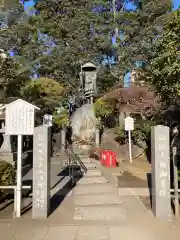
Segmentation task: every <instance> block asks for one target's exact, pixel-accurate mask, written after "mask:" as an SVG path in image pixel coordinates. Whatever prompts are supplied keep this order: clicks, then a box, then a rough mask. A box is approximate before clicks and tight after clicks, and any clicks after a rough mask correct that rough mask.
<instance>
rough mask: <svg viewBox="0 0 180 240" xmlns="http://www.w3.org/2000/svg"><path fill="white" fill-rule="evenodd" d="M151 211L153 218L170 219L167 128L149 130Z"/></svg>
mask: <svg viewBox="0 0 180 240" xmlns="http://www.w3.org/2000/svg"><path fill="white" fill-rule="evenodd" d="M151 164H152V211H153V213H154V215H155V217H157V218H160V219H165V220H170V218H171V198H170V141H169V127H166V126H161V125H159V126H154V127H152V129H151Z"/></svg>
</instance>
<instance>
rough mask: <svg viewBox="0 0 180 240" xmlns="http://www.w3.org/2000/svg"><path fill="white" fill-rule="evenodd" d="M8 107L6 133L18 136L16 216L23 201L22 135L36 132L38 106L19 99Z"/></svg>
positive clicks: (19, 213)
mask: <svg viewBox="0 0 180 240" xmlns="http://www.w3.org/2000/svg"><path fill="white" fill-rule="evenodd" d="M4 108H5V109H6V119H5V134H6V135H17V136H18V154H17V178H16V181H17V187H16V189H15V190H16V191H15V197H14V198H15V201H14V202H15V211H16V217H20V216H21V201H22V193H21V191H22V136H23V135H33V133H34V110H35V108H36V109H38V110H39V108H38V107H36V106H34V105H32V104H30V103H28V102H26V101H24V100H22V99H18V100H16V101H14V102H12V103H10V104H7V105H5V106H3V107H2V108H1V109H4Z"/></svg>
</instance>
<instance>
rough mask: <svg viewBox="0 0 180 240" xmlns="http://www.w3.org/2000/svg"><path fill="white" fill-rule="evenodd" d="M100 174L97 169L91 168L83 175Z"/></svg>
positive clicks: (94, 175) (96, 175)
mask: <svg viewBox="0 0 180 240" xmlns="http://www.w3.org/2000/svg"><path fill="white" fill-rule="evenodd" d="M100 176H102V173H101V171H100V170H98V169H91V170H88V171H87V172H86V173H85V174H84V177H100Z"/></svg>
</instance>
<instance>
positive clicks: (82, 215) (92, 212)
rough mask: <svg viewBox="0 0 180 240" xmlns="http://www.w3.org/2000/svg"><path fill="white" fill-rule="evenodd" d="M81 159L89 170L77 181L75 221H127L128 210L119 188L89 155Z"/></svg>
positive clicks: (74, 193) (74, 198) (74, 199)
mask: <svg viewBox="0 0 180 240" xmlns="http://www.w3.org/2000/svg"><path fill="white" fill-rule="evenodd" d="M81 161H82V162H83V164H84V165H85V166H86V168H87V172H86V173H84V176H83V177H82V178H81V179H80V180H79V181H78V182H77V183H76V187H75V188H74V190H73V201H74V206H75V211H74V220H75V221H84V222H87V221H88V222H89V221H90V222H91V221H93V222H94V221H100V222H102V223H103V224H104V223H106V222H108V223H109V222H113V223H117V222H123V223H124V222H126V211H125V209H124V208H123V204H122V202H121V200H120V198H119V195H118V190H117V189H116V188H115V187H114V186H112V185H111V184H110V183H109V182H108V180H107V179H106V178H104V177H103V176H102V172H101V171H100V170H99V169H98V168H97V166H96V164H94V163H92V162H91V160H90V159H89V158H88V157H85V156H82V157H81Z"/></svg>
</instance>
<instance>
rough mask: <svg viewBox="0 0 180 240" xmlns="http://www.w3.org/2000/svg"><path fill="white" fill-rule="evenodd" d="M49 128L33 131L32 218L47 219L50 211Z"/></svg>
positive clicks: (43, 127)
mask: <svg viewBox="0 0 180 240" xmlns="http://www.w3.org/2000/svg"><path fill="white" fill-rule="evenodd" d="M50 157H51V127H48V126H39V127H36V128H35V129H34V140H33V204H32V218H34V219H40V218H47V217H48V215H49V211H50Z"/></svg>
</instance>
